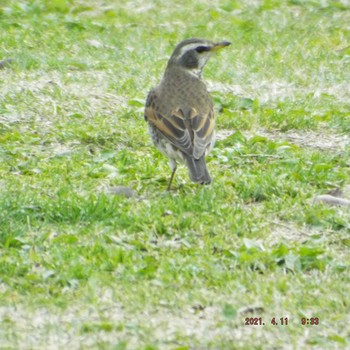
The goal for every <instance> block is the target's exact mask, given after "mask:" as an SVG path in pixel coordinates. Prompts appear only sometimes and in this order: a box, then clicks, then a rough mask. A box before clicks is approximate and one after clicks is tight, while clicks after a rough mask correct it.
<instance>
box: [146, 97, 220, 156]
mask: <svg viewBox="0 0 350 350" xmlns="http://www.w3.org/2000/svg"><path fill="white" fill-rule="evenodd" d="M155 99H156V95H155V94H154V93H152V92H151V93H150V94H149V95H148V98H147V101H146V108H145V119H146V120H147V121H148V122H149V123H152V124H153V125H154V126H155V127H156V128H157V129H158V130H159V131H160V132H161V133H162V135H164V136H165V137H166V138H167V139H168V140H169V141H170V142H171V143H172V144H173V145H174V146H176V147H177V148H179V149H180V150H181V151H182V152H184V153H185V154H187V155H188V156H190V157H194V158H195V159H199V158H200V157H201V156H202V155H203V153H204V152H205V150H206V148H207V146H208V145H209V143H210V141H211V138H212V135H213V131H214V127H215V119H214V113H213V110H212V109H211V110H210V111H209V112H208V114H207V115H204V116H203V115H200V114H199V113H198V112H197V110H196V109H195V108H191V109H190V111H189V112H187V113H186V112H184V111H183V110H182V109H181V108H177V109H175V110H173V111H172V113H170V115H169V116H165V115H162V114H160V113H159V112H157V111H156V110H155V107H154V106H155Z"/></svg>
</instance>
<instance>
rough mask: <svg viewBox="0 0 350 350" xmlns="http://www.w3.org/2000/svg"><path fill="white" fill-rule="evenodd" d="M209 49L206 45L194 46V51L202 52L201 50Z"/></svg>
mask: <svg viewBox="0 0 350 350" xmlns="http://www.w3.org/2000/svg"><path fill="white" fill-rule="evenodd" d="M209 50H210V47H208V46H198V47H196V51H197V52H198V53H202V52H205V51H209Z"/></svg>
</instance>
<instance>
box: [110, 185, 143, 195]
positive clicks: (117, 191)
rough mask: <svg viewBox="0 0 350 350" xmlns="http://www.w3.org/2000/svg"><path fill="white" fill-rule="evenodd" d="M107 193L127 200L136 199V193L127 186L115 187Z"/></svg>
mask: <svg viewBox="0 0 350 350" xmlns="http://www.w3.org/2000/svg"><path fill="white" fill-rule="evenodd" d="M107 193H109V194H114V195H116V196H125V197H127V198H131V197H136V193H135V192H134V191H133V190H132V189H131V188H130V187H127V186H115V187H110V188H108V189H107Z"/></svg>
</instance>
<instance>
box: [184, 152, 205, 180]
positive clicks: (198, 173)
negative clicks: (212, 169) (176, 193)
mask: <svg viewBox="0 0 350 350" xmlns="http://www.w3.org/2000/svg"><path fill="white" fill-rule="evenodd" d="M186 163H187V167H188V171H189V173H190V178H191V180H192V181H193V182H197V183H200V184H201V185H207V184H210V183H211V177H210V175H209V172H208V169H207V165H206V163H205V158H204V154H203V155H202V157H200V158H199V159H194V158H193V157H186Z"/></svg>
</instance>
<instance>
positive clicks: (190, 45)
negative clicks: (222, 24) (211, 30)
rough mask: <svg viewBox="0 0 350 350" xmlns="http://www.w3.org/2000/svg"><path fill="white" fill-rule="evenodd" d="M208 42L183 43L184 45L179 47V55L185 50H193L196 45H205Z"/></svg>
mask: <svg viewBox="0 0 350 350" xmlns="http://www.w3.org/2000/svg"><path fill="white" fill-rule="evenodd" d="M207 45H209V44H207V43H193V44H188V45H185V46H184V47H182V48H181V52H180V55H179V56H180V57H181V56H182V55H183V54H184V53H185V52H187V51H190V50H194V49H195V48H197V47H198V46H207Z"/></svg>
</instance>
